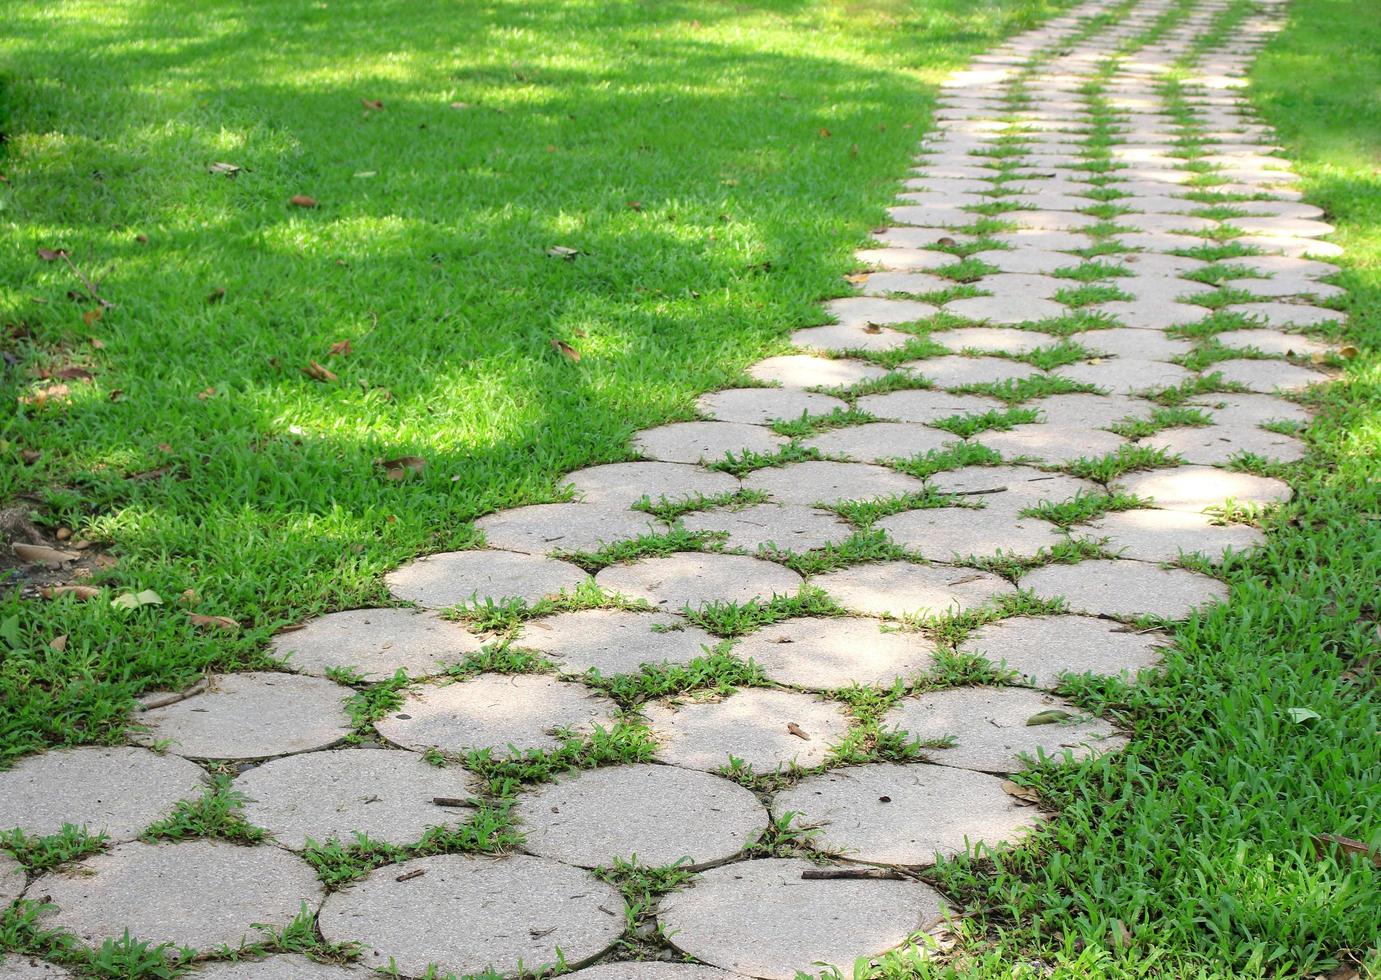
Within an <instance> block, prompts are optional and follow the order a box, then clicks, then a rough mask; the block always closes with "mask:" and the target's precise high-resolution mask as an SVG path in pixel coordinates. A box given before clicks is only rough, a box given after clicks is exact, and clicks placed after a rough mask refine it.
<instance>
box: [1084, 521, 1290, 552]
mask: <svg viewBox="0 0 1381 980" xmlns="http://www.w3.org/2000/svg"><path fill="white" fill-rule="evenodd" d="M1075 531H1076V533H1077V534H1078V535H1080V536H1087V537H1092V538H1106V539H1107V543H1106V545H1105V546H1104V547H1106V549H1107V550H1108V551H1111V552H1113V553H1115V554H1116V555H1117V556H1118V557H1119V558H1135V559H1136V560H1137V561H1153V562H1172V561H1175V560H1177V559H1178V558H1179V557H1180V555H1181V554H1186V555H1193V554H1199V555H1203V556H1205V557H1206V558H1208V559H1210V560H1212V561H1219V560H1221V559H1222V558H1223V557H1224V556H1225V555H1226V554H1227V553H1228V552H1229V551H1232V552H1239V553H1240V552H1243V551H1247V550H1250V549H1251V548H1255V547H1258V546H1259V545H1261V544H1263V543H1265V540H1266V535H1264V534H1262V533H1261V532H1260V531H1258V530H1257V529H1256V528H1254V527H1250V526H1248V525H1246V524H1214V523H1213V522H1212V521H1211V520H1210V519H1209V517H1208V516H1207V515H1205V514H1194V513H1189V512H1187V511H1182V510H1124V511H1121V512H1119V513H1115V514H1108V515H1107V516H1105V517H1103V518H1101V519H1100V520H1097V521H1095V522H1093V523H1092V524H1089V525H1086V526H1084V527H1079V528H1076V529H1075Z"/></svg>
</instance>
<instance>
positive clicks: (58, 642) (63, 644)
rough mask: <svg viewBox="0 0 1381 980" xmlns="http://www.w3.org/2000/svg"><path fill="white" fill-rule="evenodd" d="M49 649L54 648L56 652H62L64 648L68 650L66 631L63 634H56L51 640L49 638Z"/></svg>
mask: <svg viewBox="0 0 1381 980" xmlns="http://www.w3.org/2000/svg"><path fill="white" fill-rule="evenodd" d="M48 649H49V650H52V651H53V652H54V653H62V652H63V651H64V650H66V649H67V634H66V633H64V634H62V635H61V636H55V637H53V638H52V639H51V640H49V641H48Z"/></svg>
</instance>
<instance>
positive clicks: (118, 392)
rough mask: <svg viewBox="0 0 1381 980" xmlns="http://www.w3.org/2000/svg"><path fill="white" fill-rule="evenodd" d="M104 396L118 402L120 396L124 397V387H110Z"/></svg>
mask: <svg viewBox="0 0 1381 980" xmlns="http://www.w3.org/2000/svg"><path fill="white" fill-rule="evenodd" d="M106 397H107V398H109V399H110V400H111V401H113V402H118V401H119V400H120V399H121V398H124V397H125V389H124V388H112V389H110V394H109V395H107V396H106Z"/></svg>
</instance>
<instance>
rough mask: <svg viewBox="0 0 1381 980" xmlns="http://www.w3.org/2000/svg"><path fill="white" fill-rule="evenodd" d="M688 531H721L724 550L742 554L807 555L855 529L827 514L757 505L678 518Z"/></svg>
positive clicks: (698, 512)
mask: <svg viewBox="0 0 1381 980" xmlns="http://www.w3.org/2000/svg"><path fill="white" fill-rule="evenodd" d="M681 524H682V526H683V527H685V529H686V530H687V531H723V532H726V533H727V534H728V535H729V536H728V538H727V539H725V542H724V544H725V547H728V548H741V549H743V550H745V551H758V550H764V551H809V550H811V549H812V548H823V547H825V546H826V545H829V544H838V543H839V542H841V541H844V540H846V539H847V538H849V537H851V536H852V535H853V533H854V529H853V528H852V527H850V526H849V525H848V524H847V523H846V522H845V521H844V520H843V519H842V518H839V517H836V516H835V515H834V514H832V513H830V512H829V511H827V510H816V509H815V508H812V507H802V506H800V505H799V504H773V503H766V504H757V505H755V506H753V507H747V508H744V509H743V510H702V511H696V512H694V513H690V514H687V515H686V516H685V517H683V518H681Z"/></svg>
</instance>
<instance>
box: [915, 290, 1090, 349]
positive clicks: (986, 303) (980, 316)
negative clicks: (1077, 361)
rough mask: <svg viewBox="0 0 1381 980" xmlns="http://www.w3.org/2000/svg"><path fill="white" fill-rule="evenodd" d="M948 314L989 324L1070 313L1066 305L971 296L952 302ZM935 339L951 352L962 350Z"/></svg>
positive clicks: (942, 337)
mask: <svg viewBox="0 0 1381 980" xmlns="http://www.w3.org/2000/svg"><path fill="white" fill-rule="evenodd" d="M945 312H947V313H953V314H954V315H955V316H962V317H965V318H966V319H969V320H978V321H980V322H985V323H1034V322H1036V321H1038V320H1053V319H1054V318H1056V317H1061V316H1064V315H1065V314H1066V313H1068V312H1069V310H1068V308H1066V307H1065V305H1064V304H1063V303H1056V302H1055V301H1054V300H1050V299H1038V298H1036V297H1031V296H1025V297H1023V296H971V297H969V298H967V299H955V300H950V301H949V302H948V303H946V304H945ZM952 332H953V333H959V332H960V331H957V330H956V331H952ZM1037 336H1039V335H1037ZM935 339H936V340H938V341H939V342H940V343H942V344H944V345H945V346H946V347H949V348H950V350H957V349H962V348H955V347H953V346H952V345H951V344H950V343H949V342H948V339H947V338H946V336H945V335H944V334H936V336H935ZM964 346H966V347H972V346H974V345H973V344H965V345H964ZM988 349H992V348H988Z"/></svg>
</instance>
